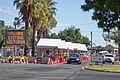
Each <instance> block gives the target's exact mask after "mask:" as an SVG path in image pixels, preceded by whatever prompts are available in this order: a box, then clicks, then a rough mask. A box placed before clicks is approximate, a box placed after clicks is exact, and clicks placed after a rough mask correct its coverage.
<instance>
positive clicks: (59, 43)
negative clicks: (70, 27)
mask: <svg viewBox="0 0 120 80" xmlns="http://www.w3.org/2000/svg"><path fill="white" fill-rule="evenodd" d="M37 47H38V48H58V49H69V50H74V49H77V50H80V51H87V47H86V45H85V44H80V43H71V42H66V41H65V40H61V39H48V38H41V39H40V41H39V42H38V44H37Z"/></svg>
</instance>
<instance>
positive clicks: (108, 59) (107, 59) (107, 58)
mask: <svg viewBox="0 0 120 80" xmlns="http://www.w3.org/2000/svg"><path fill="white" fill-rule="evenodd" d="M105 62H109V63H112V64H114V62H115V57H114V56H113V54H105V55H104V63H105Z"/></svg>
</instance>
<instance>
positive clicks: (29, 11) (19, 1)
mask: <svg viewBox="0 0 120 80" xmlns="http://www.w3.org/2000/svg"><path fill="white" fill-rule="evenodd" d="M54 4H55V2H54V1H52V0H46V1H45V0H14V5H16V7H17V8H18V9H19V10H20V15H21V16H22V19H23V21H24V22H25V29H26V30H28V26H29V25H30V26H31V27H32V28H33V31H32V32H33V34H32V35H33V40H32V43H33V45H32V53H33V54H32V56H33V55H34V49H35V32H36V30H37V31H38V33H39V34H38V35H40V34H41V32H46V31H47V30H48V28H49V26H50V25H51V24H53V22H55V21H56V20H55V18H54V11H55V8H54V7H53V5H54ZM42 34H43V33H42Z"/></svg>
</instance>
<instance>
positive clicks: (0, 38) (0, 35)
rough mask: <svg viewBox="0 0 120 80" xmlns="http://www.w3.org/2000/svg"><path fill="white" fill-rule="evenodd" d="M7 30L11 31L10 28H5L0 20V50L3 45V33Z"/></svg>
mask: <svg viewBox="0 0 120 80" xmlns="http://www.w3.org/2000/svg"><path fill="white" fill-rule="evenodd" d="M8 29H13V27H12V26H6V25H5V23H4V21H2V20H0V48H1V47H2V46H3V45H4V42H5V31H6V30H8Z"/></svg>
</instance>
